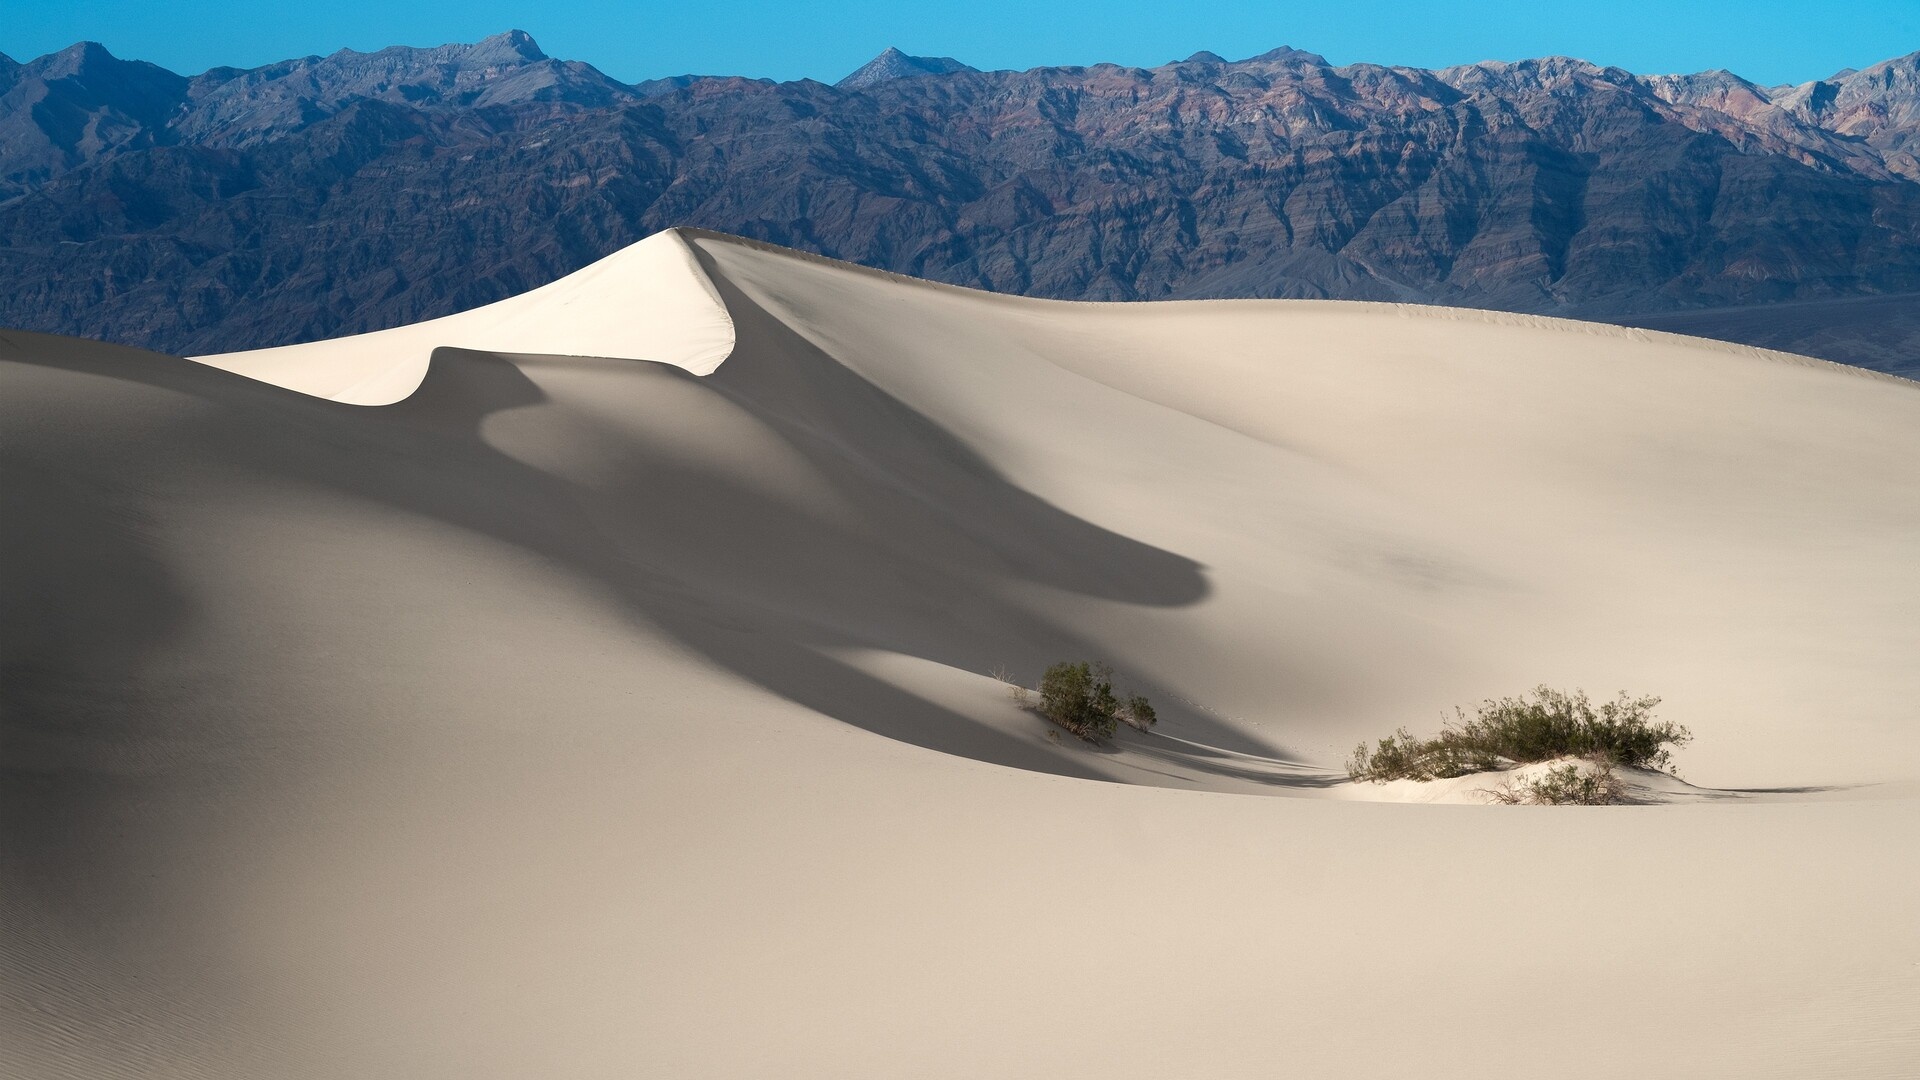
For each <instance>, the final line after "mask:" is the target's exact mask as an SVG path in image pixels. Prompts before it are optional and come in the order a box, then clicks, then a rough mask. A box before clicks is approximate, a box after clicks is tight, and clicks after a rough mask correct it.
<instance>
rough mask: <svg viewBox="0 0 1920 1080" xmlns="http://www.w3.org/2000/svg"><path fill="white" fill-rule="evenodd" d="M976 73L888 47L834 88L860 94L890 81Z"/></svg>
mask: <svg viewBox="0 0 1920 1080" xmlns="http://www.w3.org/2000/svg"><path fill="white" fill-rule="evenodd" d="M979 70H980V69H979V68H976V67H972V66H969V65H967V64H963V63H961V62H960V61H958V60H955V59H954V58H953V57H951V56H909V55H908V54H906V53H904V52H901V51H900V50H899V49H896V48H894V47H893V46H891V45H889V46H887V48H886V50H885V51H883V52H881V54H880V55H879V56H876V57H874V58H873V59H871V60H869V61H867V62H866V63H865V64H862V65H861V66H860V69H859V70H857V71H855V72H854V73H853V74H851V75H848V76H847V77H846V78H844V79H841V80H840V81H839V82H837V83H834V84H833V85H835V86H837V87H839V88H840V89H842V90H861V89H865V88H866V87H869V86H873V85H874V84H876V83H883V82H886V81H887V80H889V79H905V78H910V77H912V76H915V75H950V74H952V73H954V72H956V71H979Z"/></svg>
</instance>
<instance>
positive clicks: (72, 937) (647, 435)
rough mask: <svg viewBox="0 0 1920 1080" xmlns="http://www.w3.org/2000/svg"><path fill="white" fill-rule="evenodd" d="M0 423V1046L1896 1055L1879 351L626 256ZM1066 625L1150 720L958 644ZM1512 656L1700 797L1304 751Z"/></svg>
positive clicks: (1349, 1070) (437, 1066)
mask: <svg viewBox="0 0 1920 1080" xmlns="http://www.w3.org/2000/svg"><path fill="white" fill-rule="evenodd" d="M242 376H245V377H242ZM368 406H377V407H368ZM0 440H3V441H0V469H4V473H3V474H0V500H4V504H3V505H0V523H4V524H0V545H4V548H3V549H0V610H4V611H5V612H6V619H5V620H4V623H0V873H3V874H4V877H3V878H0V883H3V885H4V887H0V916H3V917H4V923H3V925H0V949H3V950H4V951H0V964H4V968H3V969H0V971H3V973H4V979H3V980H0V995H4V996H0V1074H6V1075H15V1074H17V1075H27V1076H89V1077H92V1076H112V1075H126V1076H153V1075H183V1076H234V1077H238V1076H251V1075H276V1076H408V1077H432V1076H447V1077H454V1076H462V1077H466V1076H476V1075H482V1076H515V1075H532V1074H548V1075H556V1074H564V1075H573V1076H631V1075H685V1076H735V1075H743V1074H745V1075H768V1074H778V1075H794V1076H813V1075H819V1076H899V1075H938V1076H947V1075H952V1076H962V1075H1009V1076H1011V1075H1048V1076H1074V1075H1113V1076H1166V1075H1221V1076H1230V1075H1249V1076H1251V1075H1271V1074H1272V1070H1273V1068H1274V1060H1275V1058H1274V1056H1273V1055H1274V1054H1276V1053H1281V1052H1282V1050H1284V1053H1285V1054H1286V1055H1287V1058H1288V1060H1289V1061H1290V1062H1292V1063H1293V1064H1294V1065H1297V1066H1298V1067H1299V1068H1301V1069H1316V1070H1318V1071H1321V1072H1323V1073H1325V1074H1327V1075H1353V1076H1364V1075H1379V1074H1381V1073H1382V1072H1389V1073H1390V1072H1398V1071H1405V1070H1407V1069H1409V1068H1414V1067H1416V1066H1417V1067H1418V1069H1419V1070H1420V1071H1422V1072H1425V1073H1430V1074H1433V1075H1469V1074H1474V1075H1477V1074H1479V1073H1480V1072H1481V1071H1483V1066H1484V1064H1485V1063H1484V1061H1477V1060H1468V1059H1466V1058H1462V1059H1461V1060H1459V1061H1451V1060H1439V1061H1436V1060H1434V1059H1433V1058H1432V1056H1431V1048H1432V1047H1433V1046H1435V1045H1438V1044H1440V1043H1443V1042H1445V1041H1446V1040H1448V1039H1458V1040H1459V1041H1460V1042H1461V1045H1499V1046H1502V1047H1504V1048H1507V1049H1510V1050H1511V1051H1512V1052H1514V1053H1516V1054H1523V1055H1529V1056H1533V1055H1538V1054H1544V1053H1548V1052H1552V1053H1554V1055H1555V1058H1554V1059H1555V1060H1556V1061H1571V1062H1573V1063H1574V1064H1573V1065H1572V1066H1570V1068H1571V1074H1572V1075H1596V1076H1597V1075H1604V1074H1609V1073H1616V1072H1618V1071H1619V1070H1620V1069H1622V1068H1630V1069H1636V1070H1639V1071H1642V1072H1646V1071H1648V1070H1649V1069H1653V1071H1655V1072H1657V1071H1660V1070H1661V1069H1666V1068H1668V1067H1671V1068H1672V1069H1674V1070H1675V1071H1685V1072H1688V1073H1689V1074H1691V1075H1698V1076H1722V1075H1725V1076H1735V1075H1738V1076H1769V1075H1780V1076H1789V1075H1802V1074H1805V1073H1806V1072H1807V1071H1808V1070H1814V1071H1819V1072H1822V1073H1823V1074H1826V1075H1849V1076H1894V1075H1898V1073H1897V1069H1898V1067H1899V1063H1901V1062H1905V1061H1910V1060H1912V1057H1913V1054H1914V1053H1915V1052H1920V1033H1916V1032H1915V1030H1914V1029H1913V1027H1912V1025H1911V1021H1910V1020H1903V1019H1901V1018H1904V1017H1910V1016H1911V1015H1914V1014H1915V1013H1916V1012H1920V947H1917V943H1920V939H1916V938H1915V936H1914V935H1915V932H1914V930H1913V928H1912V926H1911V925H1910V920H1906V919H1903V918H1901V917H1900V913H1901V912H1910V911H1911V910H1913V908H1914V906H1915V904H1916V901H1920V878H1917V877H1916V874H1915V872H1914V870H1913V868H1912V865H1911V860H1910V859H1908V858H1906V857H1905V856H1903V855H1901V854H1900V853H1901V852H1909V853H1910V852H1911V850H1912V849H1913V845H1914V843H1915V841H1916V840H1920V833H1917V832H1916V828H1920V826H1916V824H1915V815H1914V814H1913V813H1912V807H1913V803H1912V801H1911V797H1912V794H1913V791H1914V782H1915V781H1916V780H1920V764H1917V763H1920V726H1917V725H1916V724H1915V722H1914V719H1913V717H1914V707H1913V704H1912V703H1913V702H1914V701H1915V700H1920V665H1916V664H1914V663H1913V662H1912V658H1913V656H1914V655H1915V654H1916V652H1917V651H1920V649H1917V648H1916V646H1920V638H1917V637H1916V633H1917V631H1916V625H1917V624H1916V623H1915V621H1914V620H1913V619H1912V617H1911V616H1912V612H1914V611H1916V610H1920V574H1917V573H1915V572H1914V570H1913V566H1914V563H1915V556H1916V554H1920V466H1917V465H1916V462H1920V386H1916V385H1915V384H1912V383H1907V382H1904V381H1900V380H1895V379H1889V378H1881V377H1875V376H1871V375H1866V374H1863V373H1860V372H1857V371H1853V370H1850V369H1844V368H1840V367H1838V366H1835V365H1829V364H1824V363H1820V362H1817V361H1809V360H1805V359H1802V358H1796V357H1791V356H1786V355H1781V354H1769V353H1762V352H1758V351H1755V350H1750V349H1743V348H1736V347H1731V346H1721V345H1716V344H1712V343H1706V342H1700V341H1695V340H1691V339H1685V338H1678V337H1673V336H1669V335H1660V334H1649V333H1644V332H1638V331H1624V330H1618V329H1613V328H1605V327H1598V326H1592V325H1587V324H1577V323H1567V322H1556V321H1552V320H1542V319H1533V318H1526V317H1519V316H1506V315H1494V314H1486V313H1477V312H1464V311H1449V310H1441V309H1425V308H1412V307H1401V306H1393V305H1372V304H1343V303H1313V302H1196V303H1179V304H1151V305H1096V304H1062V303H1051V302H1042V301H1031V300H1020V299H1010V298H1004V297H995V296H990V295H987V294H982V293H974V292H969V291H965V290H960V289H954V288H948V287H943V286H933V285H928V284H925V283H920V282H914V281H910V280H907V279H901V278H896V277H891V276H888V275H883V274H878V273H874V272H869V271H861V270H856V269H853V268H850V267H847V266H844V265H841V264H836V263H832V262H829V261H826V260H821V259H817V258H812V257H807V256H801V255H798V254H795V253H792V252H788V251H783V250H779V249H772V248H767V247H764V246H761V245H756V244H750V243H747V242H744V241H738V240H734V239H731V238H727V237H720V236H715V235H711V234H703V233H697V232H676V233H667V234H661V235H660V236H656V237H654V238H652V239H649V240H647V241H645V242H643V243H642V244H640V245H636V246H635V247H634V248H631V249H629V250H628V251H626V252H622V253H620V254H617V255H615V256H613V257H611V258H609V259H607V260H605V261H603V262H602V263H600V264H596V265H595V266H594V267H590V268H588V269H587V270H584V271H582V272H581V273H580V274H579V275H575V277H573V278H568V279H565V280H563V281H561V282H556V283H555V284H554V285H552V286H548V287H547V288H546V289H542V290H538V291H536V292H535V293H530V294H528V295H527V296H524V297H520V298H516V299H514V300H509V301H505V302H503V303H501V304H496V305H492V306H491V307H489V308H483V309H478V310H476V311H474V312H468V313H465V314H463V315H458V316H452V317H450V318H448V319H444V320H438V321H436V322H434V323H426V324H421V325H419V326H416V327H408V328H402V329H400V330H394V331H387V332H383V333H380V334H372V335H366V336H364V337H360V338H350V339H342V340H340V341H335V342H318V343H312V344H309V345H301V346H291V347H288V348H286V349H279V350H263V351H261V352H257V353H250V354H235V355H232V356H223V357H207V358H201V360H200V361H198V362H196V361H191V360H185V359H181V358H175V357H164V356H158V355H154V354H148V353H140V352H137V351H134V350H127V349H121V348H116V347H111V346H104V345H97V344H93V343H88V342H80V341H74V340H69V339H58V338H49V337H43V336H39V335H31V334H24V333H14V332H7V333H4V334H0ZM1069 657H1101V658H1105V659H1107V660H1109V661H1111V662H1112V663H1113V664H1114V665H1115V667H1116V668H1117V669H1119V671H1120V672H1121V673H1122V675H1123V677H1124V678H1125V679H1126V680H1128V681H1129V682H1130V683H1131V684H1132V685H1134V686H1136V687H1138V688H1140V689H1142V690H1144V691H1146V692H1147V693H1148V694H1149V695H1151V696H1152V697H1153V698H1154V700H1155V702H1156V704H1157V705H1159V706H1160V707H1161V715H1162V723H1161V725H1160V727H1159V728H1158V729H1157V730H1156V732H1155V733H1153V734H1151V735H1144V736H1143V735H1137V734H1134V733H1131V732H1127V733H1125V734H1123V736H1122V737H1121V738H1118V739H1116V740H1115V742H1114V744H1113V745H1111V746H1106V747H1099V748H1090V747H1084V746H1080V745H1076V744H1074V742H1073V740H1071V739H1067V740H1065V741H1064V743H1061V742H1056V741H1054V740H1052V739H1050V738H1049V737H1048V730H1047V728H1046V726H1045V725H1044V724H1042V723H1041V722H1040V721H1038V720H1037V719H1036V718H1034V717H1033V716H1032V715H1030V714H1027V713H1024V712H1022V711H1020V710H1019V709H1018V708H1017V707H1016V706H1015V705H1014V704H1013V703H1012V701H1011V700H1009V698H1008V695H1007V694H1006V693H1005V689H1004V687H1002V686H1000V685H999V684H998V683H996V682H995V681H994V680H992V679H991V678H989V677H988V676H987V674H986V673H987V672H989V671H991V670H993V669H995V668H996V667H1001V666H1004V667H1005V668H1007V669H1010V670H1011V671H1013V672H1014V673H1015V674H1017V675H1018V676H1020V677H1022V678H1024V679H1026V680H1029V681H1030V680H1032V679H1034V678H1035V677H1037V675H1038V673H1039V671H1040V670H1041V669H1042V668H1043V667H1044V666H1045V665H1046V664H1047V663H1049V662H1050V661H1053V660H1057V659H1062V658H1069ZM1539 682H1547V683H1552V684H1555V685H1563V686H1575V685H1581V686H1585V687H1587V688H1588V689H1589V690H1592V691H1595V692H1596V693H1600V694H1610V693H1611V692H1612V691H1614V690H1616V689H1627V690H1632V691H1635V692H1652V693H1659V694H1661V695H1663V696H1664V697H1665V698H1666V704H1665V706H1664V707H1663V715H1665V716H1668V717H1671V718H1673V719H1677V720H1680V721H1681V722H1684V723H1686V724H1688V725H1690V726H1691V727H1692V728H1693V729H1694V731H1695V732H1696V734H1697V736H1698V742H1697V744H1696V745H1695V746H1693V747H1690V748H1689V749H1688V750H1687V751H1685V752H1684V753H1683V755H1682V756H1681V763H1682V765H1683V768H1684V769H1685V771H1686V775H1687V778H1688V779H1689V780H1691V781H1694V782H1695V783H1699V784H1703V785H1710V786H1711V787H1713V788H1716V789H1724V790H1722V791H1721V792H1720V794H1723V795H1725V796H1727V797H1725V798H1712V799H1708V800H1705V801H1704V802H1701V803H1699V804H1696V805H1687V806H1666V807H1645V808H1629V809H1618V810H1612V811H1603V812H1599V813H1591V812H1583V811H1572V812H1564V813H1562V812H1547V813H1536V812H1529V811H1525V810H1505V809H1500V808H1468V807H1456V808H1427V807H1401V806H1366V805H1356V804H1355V803H1354V802H1353V801H1352V800H1353V799H1356V798H1365V797H1368V796H1369V795H1372V794H1376V793H1373V792H1370V791H1369V790H1367V789H1364V788H1363V789H1359V790H1356V789H1355V788H1354V786H1353V785H1349V784H1345V783H1343V782H1340V777H1339V776H1338V768H1339V763H1340V760H1341V759H1342V757H1343V756H1344V754H1345V752H1346V750H1347V749H1349V748H1350V747H1351V745H1352V744H1353V742H1354V741H1356V740H1357V739H1359V738H1361V737H1364V736H1371V735H1378V734H1381V733H1384V732H1385V731H1388V730H1391V729H1392V728H1394V727H1396V726H1399V725H1401V724H1407V725H1410V726H1413V727H1415V728H1420V727H1423V726H1429V725H1431V724H1434V723H1437V721H1438V716H1439V713H1440V711H1441V710H1442V709H1443V708H1446V707H1448V706H1451V705H1454V704H1461V703H1469V702H1471V701H1473V700H1476V699H1478V698H1480V697H1484V696H1488V695H1494V694H1506V693H1512V692H1515V691H1518V690H1520V689H1523V688H1525V687H1527V686H1531V685H1533V684H1535V683H1539ZM876 736H884V737H876ZM930 750H931V751H939V753H929V752H928V751H930ZM1006 766H1011V767H1012V768H1004V767H1006ZM1087 780H1104V781H1117V782H1118V783H1108V784H1091V783H1085V782H1083V781H1087ZM1731 789H1741V792H1736V791H1733V790H1731ZM1754 789H1792V790H1770V791H1765V792H1762V791H1757V790H1754ZM1815 789H1821V790H1815ZM1191 792H1203V794H1191ZM1742 792H1744V795H1742ZM1207 793H1210V794H1207ZM1233 793H1240V794H1245V793H1268V794H1285V795H1296V796H1313V797H1314V798H1294V799H1251V798H1244V797H1235V796H1234V794H1233ZM1736 796H1740V797H1736ZM1071 912H1102V913H1103V914H1101V915H1099V916H1098V917H1094V918H1092V920H1091V921H1092V926H1091V928H1090V927H1089V925H1088V923H1087V922H1086V921H1085V920H1083V919H1082V918H1081V917H1080V916H1070V915H1067V914H1063V913H1071ZM1595 919H1599V920H1601V922H1600V923H1599V924H1598V925H1602V926H1604V927H1605V929H1603V930H1595V929H1594V927H1595V925H1596V923H1595V922H1594V920H1595ZM1708 924H1711V925H1712V926H1713V927H1714V928H1715V929H1716V933H1714V934H1707V935H1702V934H1698V933H1695V932H1693V930H1694V929H1695V928H1698V927H1701V926H1704V925H1708ZM1576 927H1584V928H1585V929H1578V930H1576V929H1575V928H1576ZM1782 927H1790V928H1792V930H1793V932H1792V933H1791V934H1788V935H1785V936H1782V935H1781V934H1780V933H1778V931H1779V929H1780V928H1782ZM1442 933H1444V934H1447V935H1459V934H1463V933H1464V934H1465V935H1467V937H1468V938H1469V939H1472V938H1474V937H1475V936H1482V937H1486V938H1487V939H1488V940H1498V941H1499V942H1501V943H1503V945H1505V946H1509V947H1510V946H1512V945H1513V944H1514V943H1524V947H1523V948H1521V949H1520V950H1519V951H1518V954H1517V955H1516V953H1515V952H1514V951H1512V949H1511V948H1490V949H1486V950H1468V951H1467V954H1466V955H1464V956H1453V955H1450V956H1448V957H1447V958H1446V959H1444V960H1442V961H1436V962H1434V963H1426V962H1424V961H1420V960H1417V959H1410V958H1416V957H1418V956H1422V955H1428V954H1430V952H1431V941H1432V940H1433V939H1434V935H1437V934H1442ZM1521 984H1525V985H1529V986H1533V987H1541V986H1545V987H1550V988H1551V989H1550V991H1548V992H1542V993H1530V994H1529V995H1527V996H1526V999H1525V1000H1520V999H1518V998H1517V997H1515V996H1513V995H1510V994H1509V993H1507V992H1506V991H1505V990H1503V987H1511V986H1514V985H1521ZM1096 993H1097V995H1098V996H1099V997H1100V998H1101V999H1102V1000H1107V999H1109V998H1110V999H1112V1000H1113V1001H1114V1002H1115V1006H1114V1007H1115V1008H1118V1009H1121V1010H1123V1011H1124V1010H1125V1009H1127V1008H1130V1007H1131V1006H1129V1005H1128V1004H1127V1003H1128V1002H1132V1001H1146V1000H1151V1001H1152V1002H1153V1003H1154V1004H1153V1006H1152V1008H1153V1010H1154V1011H1155V1014H1156V1015H1157V1016H1158V1017H1159V1018H1160V1019H1161V1020H1162V1021H1164V1024H1163V1030H1161V1031H1160V1032H1159V1033H1158V1034H1156V1035H1155V1036H1153V1037H1152V1038H1151V1039H1150V1040H1148V1042H1147V1044H1146V1045H1142V1044H1141V1042H1140V1040H1139V1038H1138V1037H1136V1036H1128V1037H1127V1038H1126V1039H1121V1038H1118V1037H1117V1036H1115V1035H1113V1033H1112V1032H1102V1031H1096V1030H1090V1029H1088V1028H1087V1027H1086V1026H1085V1025H1083V1024H1079V1023H1075V1022H1071V1021H1070V1020H1069V1019H1067V1018H1062V1017H1058V1015H1057V1013H1056V1012H1055V1011H1054V1010H1056V1008H1057V1004H1058V1002H1061V1001H1065V1000H1079V999H1084V998H1086V997H1087V996H1088V995H1094V994H1096ZM1676 1015H1683V1016H1685V1017H1687V1018H1688V1019H1687V1020H1686V1021H1685V1022H1684V1024H1676V1023H1675V1022H1674V1021H1673V1020H1672V1019H1671V1018H1672V1017H1674V1016H1676ZM1381 1025H1385V1029H1386V1031H1387V1032H1389V1034H1386V1035H1382V1034H1381V1033H1380V1030H1379V1028H1380V1026H1381ZM1622 1030H1632V1031H1647V1032H1648V1033H1647V1035H1646V1036H1645V1037H1644V1038H1643V1039H1637V1040H1634V1041H1630V1042H1627V1043H1624V1044H1623V1043H1621V1042H1620V1041H1618V1040H1615V1039H1613V1038H1612V1037H1611V1036H1607V1037H1603V1035H1602V1033H1607V1032H1618V1031H1622ZM1589 1063H1591V1064H1592V1066H1593V1069H1592V1071H1591V1072H1583V1071H1581V1070H1582V1069H1583V1068H1584V1067H1585V1066H1586V1065H1587V1064H1589Z"/></svg>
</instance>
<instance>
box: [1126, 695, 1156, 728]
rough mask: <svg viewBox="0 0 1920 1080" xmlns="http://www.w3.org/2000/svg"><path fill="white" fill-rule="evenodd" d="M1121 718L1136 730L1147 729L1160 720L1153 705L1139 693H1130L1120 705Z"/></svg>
mask: <svg viewBox="0 0 1920 1080" xmlns="http://www.w3.org/2000/svg"><path fill="white" fill-rule="evenodd" d="M1120 719H1121V721H1122V722H1124V723H1125V724H1126V725H1127V726H1128V727H1131V728H1133V729H1134V730H1135V731H1145V730H1147V729H1148V728H1150V727H1152V726H1153V725H1154V724H1155V723H1156V722H1158V721H1159V719H1160V718H1159V717H1158V716H1156V715H1154V712H1153V706H1152V705H1150V704H1148V703H1147V699H1146V698H1144V697H1142V696H1140V695H1139V694H1129V695H1128V696H1127V700H1126V701H1125V702H1124V703H1123V704H1122V705H1121V706H1120Z"/></svg>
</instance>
